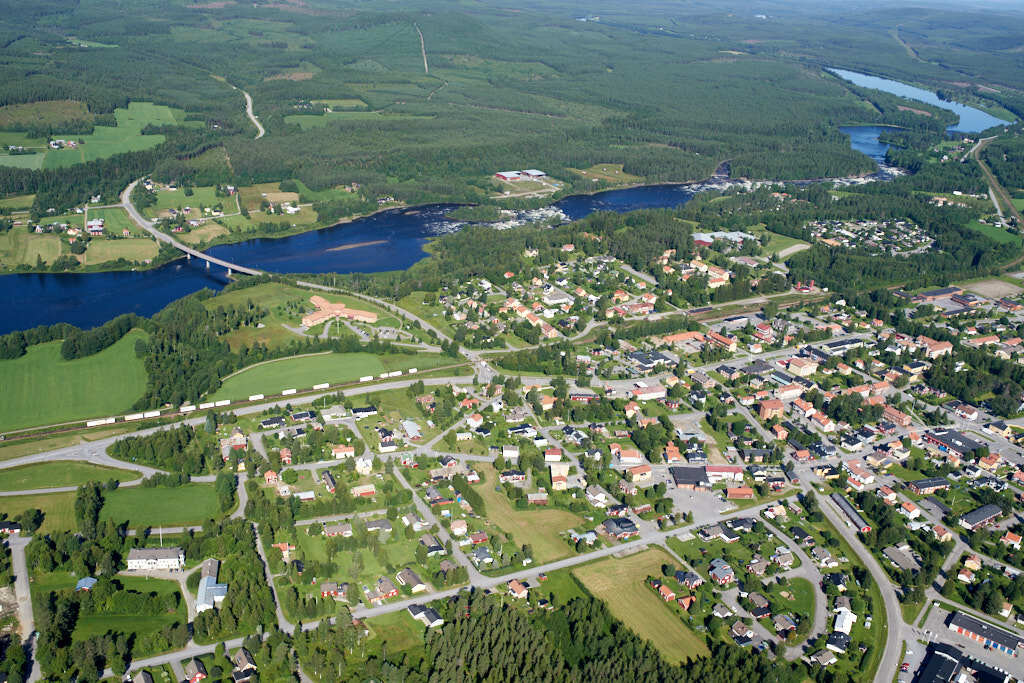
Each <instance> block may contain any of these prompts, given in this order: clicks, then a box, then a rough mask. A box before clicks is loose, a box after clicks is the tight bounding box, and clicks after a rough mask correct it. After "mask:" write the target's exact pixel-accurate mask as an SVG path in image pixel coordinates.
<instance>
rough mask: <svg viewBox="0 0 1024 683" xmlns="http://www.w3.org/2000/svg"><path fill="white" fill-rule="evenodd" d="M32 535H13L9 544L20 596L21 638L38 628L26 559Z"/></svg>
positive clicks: (16, 587)
mask: <svg viewBox="0 0 1024 683" xmlns="http://www.w3.org/2000/svg"><path fill="white" fill-rule="evenodd" d="M31 540H32V537H31V536H27V537H21V536H11V537H10V538H8V540H7V545H8V546H9V547H10V549H11V565H12V567H13V569H14V594H15V595H16V596H17V598H18V623H19V624H21V638H22V640H27V639H28V637H29V636H30V635H32V632H33V631H35V630H36V620H35V617H34V616H33V614H32V593H31V590H30V589H29V585H28V563H27V562H26V561H25V547H26V546H27V545H28V544H29V541H31Z"/></svg>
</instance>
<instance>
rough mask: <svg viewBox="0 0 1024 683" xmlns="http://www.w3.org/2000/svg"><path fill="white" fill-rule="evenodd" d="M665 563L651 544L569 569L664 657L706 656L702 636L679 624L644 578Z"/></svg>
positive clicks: (667, 558)
mask: <svg viewBox="0 0 1024 683" xmlns="http://www.w3.org/2000/svg"><path fill="white" fill-rule="evenodd" d="M665 563H669V564H672V563H673V560H672V558H671V557H670V556H669V555H668V553H666V552H665V551H663V550H661V549H655V548H652V549H649V550H644V551H643V552H640V553H637V554H635V555H630V556H629V557H627V558H625V559H621V560H620V559H616V558H614V557H609V558H607V559H603V560H599V561H597V562H593V563H590V564H587V565H584V566H582V567H579V568H577V569H574V570H573V572H572V573H573V574H574V575H575V576H576V578H578V579H579V580H580V581H582V582H583V585H584V586H586V588H587V590H588V591H590V592H591V593H592V594H593V595H594V596H595V597H598V598H600V599H601V600H604V602H605V604H607V605H608V609H609V610H611V613H612V614H614V615H615V617H616V618H617V619H618V620H619V621H621V622H622V623H624V624H625V625H626V626H628V627H629V628H630V629H632V630H633V632H634V633H636V634H637V635H638V636H640V637H641V638H645V639H646V640H649V641H651V642H652V643H653V644H654V646H655V647H657V648H658V650H659V651H660V652H661V654H662V656H663V657H665V659H667V660H668V661H670V662H672V663H679V662H685V661H690V660H693V659H697V658H700V657H706V656H707V655H708V654H709V651H708V648H707V645H705V644H704V641H703V639H702V638H701V637H700V636H699V635H697V634H696V633H694V632H693V631H691V630H690V629H689V628H687V627H686V626H685V625H683V622H682V621H680V620H679V617H677V616H676V615H675V614H673V613H672V611H671V610H670V609H668V608H667V607H665V604H664V602H662V600H661V598H659V597H658V596H657V594H656V593H655V592H654V591H653V590H651V588H650V587H649V586H647V584H646V582H645V579H646V578H647V577H648V576H659V575H660V574H661V565H662V564H665Z"/></svg>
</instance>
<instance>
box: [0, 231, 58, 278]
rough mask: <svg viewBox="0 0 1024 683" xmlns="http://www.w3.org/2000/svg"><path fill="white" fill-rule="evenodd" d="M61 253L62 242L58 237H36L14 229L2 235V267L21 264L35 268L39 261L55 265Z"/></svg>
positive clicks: (0, 239) (0, 255) (0, 253)
mask: <svg viewBox="0 0 1024 683" xmlns="http://www.w3.org/2000/svg"><path fill="white" fill-rule="evenodd" d="M60 252H61V241H60V238H59V237H57V236H56V235H36V234H35V233H30V232H25V230H24V229H14V228H12V229H11V230H8V231H7V232H6V233H2V234H0V266H4V267H8V268H12V267H14V266H16V265H18V264H19V263H27V264H28V265H30V266H35V265H36V263H37V260H38V259H42V260H43V263H53V262H54V261H56V260H57V258H58V257H59V256H60Z"/></svg>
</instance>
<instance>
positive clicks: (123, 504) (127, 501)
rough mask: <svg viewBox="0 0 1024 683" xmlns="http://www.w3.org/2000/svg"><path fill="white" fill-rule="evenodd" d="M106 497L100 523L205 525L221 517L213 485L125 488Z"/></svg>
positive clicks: (137, 525)
mask: <svg viewBox="0 0 1024 683" xmlns="http://www.w3.org/2000/svg"><path fill="white" fill-rule="evenodd" d="M104 497H105V498H106V502H105V503H104V504H103V510H101V511H100V519H112V520H114V521H115V522H123V521H125V520H128V523H129V526H132V527H144V526H181V525H186V524H202V523H203V522H205V521H206V520H208V519H211V518H215V517H220V516H221V513H220V506H219V505H218V503H217V494H216V493H215V492H214V490H213V484H186V485H184V486H176V487H173V488H159V487H158V488H152V489H149V488H142V487H132V488H123V489H117V490H116V491H110V492H108V493H105V494H104Z"/></svg>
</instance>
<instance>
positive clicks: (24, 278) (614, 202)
mask: <svg viewBox="0 0 1024 683" xmlns="http://www.w3.org/2000/svg"><path fill="white" fill-rule="evenodd" d="M833 71H834V72H835V73H836V74H837V75H839V76H841V77H843V78H848V79H849V80H851V81H853V82H854V83H857V84H858V85H863V86H866V87H872V88H877V89H880V90H886V91H888V92H893V93H894V94H897V95H903V96H905V97H908V98H911V99H917V100H920V101H926V102H928V103H929V104H934V105H935V106H938V107H942V108H943V109H950V110H952V111H956V112H957V113H959V114H960V123H959V124H958V125H957V126H954V127H952V128H951V129H952V130H957V131H961V132H977V131H980V130H984V129H986V128H989V127H991V126H993V125H997V124H998V123H1005V122H1003V121H1000V120H999V119H996V118H995V117H992V116H990V115H989V114H986V113H985V112H982V111H979V110H977V109H973V108H971V107H966V106H964V105H960V104H956V103H951V102H944V101H942V100H939V99H938V97H936V96H935V94H934V93H929V92H927V91H925V90H921V89H919V88H913V87H912V86H908V85H905V84H903V83H898V82H896V81H887V80H886V79H880V78H877V77H874V76H865V75H863V74H856V73H853V72H849V71H841V70H839V69H834V70H833ZM926 96H930V98H931V99H925V97H926ZM842 131H843V132H844V133H846V134H847V135H849V136H850V144H851V146H852V147H853V149H855V150H858V151H860V152H863V153H864V154H866V155H868V156H870V157H871V158H873V159H875V161H879V162H881V161H882V160H884V158H885V152H886V150H887V149H888V146H887V145H885V144H884V143H880V142H879V141H878V135H879V132H880V131H881V128H880V127H878V126H862V127H844V128H842ZM698 191H700V190H699V188H695V187H693V186H688V185H648V186H643V187H635V188H630V189H625V190H609V191H607V192H601V193H598V194H593V195H579V196H573V197H566V198H565V199H562V200H561V201H559V202H557V203H556V204H555V205H554V206H555V207H556V208H558V209H560V210H561V211H562V212H563V213H564V214H565V215H566V216H568V217H569V218H570V219H573V220H575V219H579V218H583V217H584V216H587V215H589V214H591V213H593V212H595V211H617V212H620V213H621V212H626V211H635V210H637V209H646V208H671V207H676V206H681V205H682V204H685V203H686V202H687V201H689V200H690V199H691V198H692V197H693V196H694V194H695V193H696V192H698ZM452 208H453V205H451V204H436V205H432V206H426V207H416V208H410V209H395V210H392V211H386V212H383V213H379V214H376V215H374V216H370V217H368V218H362V219H359V220H356V221H352V222H351V223H343V224H340V225H336V226H334V227H331V228H325V229H323V230H314V231H312V232H307V233H304V234H301V235H295V236H293V237H285V238H280V239H255V240H249V241H247V242H242V243H239V244H231V245H224V246H220V247H214V248H213V249H210V250H209V252H210V253H211V254H213V255H215V256H219V257H221V258H223V259H226V260H228V261H231V262H234V263H239V264H242V265H247V266H251V267H255V268H259V269H261V270H267V271H271V272H278V273H327V272H330V273H351V272H379V271H384V270H401V269H404V268H408V267H409V266H411V265H412V264H413V263H415V262H416V261H419V260H420V259H421V258H423V257H424V256H426V252H424V251H423V246H424V245H425V244H426V243H427V241H428V240H430V239H431V238H433V237H436V236H438V235H441V234H443V233H445V232H450V231H451V230H453V229H456V227H455V225H454V224H452V223H451V222H450V221H447V220H445V219H444V214H445V213H446V212H447V211H449V210H451V209H452ZM382 240H383V243H381V241H382ZM366 242H375V243H376V244H372V245H365V246H353V245H360V244H364V243H366ZM204 264H205V262H203V261H198V260H193V261H184V260H178V261H174V262H172V263H170V264H168V265H165V266H162V267H160V268H156V269H154V270H147V271H141V272H116V273H81V274H68V273H62V274H49V273H41V274H27V275H4V276H0V334H3V333H6V332H10V331H12V330H19V329H27V328H30V327H35V326H36V325H44V324H46V325H48V324H52V323H56V322H69V323H72V324H74V325H78V326H79V327H83V328H88V327H94V326H96V325H100V324H102V323H104V322H106V321H107V320H110V319H111V318H113V317H115V316H117V315H120V314H122V313H129V312H134V313H138V314H139V315H146V316H148V315H152V314H153V313H156V312H157V311H159V310H160V309H162V308H163V307H164V306H166V305H167V304H168V303H170V302H171V301H174V300H175V299H179V298H181V297H183V296H185V295H187V294H190V293H192V292H195V291H198V290H200V289H202V288H204V287H208V288H210V289H220V288H221V287H223V286H224V285H225V284H226V283H227V279H226V274H225V272H224V271H223V270H222V269H220V268H217V267H212V268H211V269H209V270H208V269H207V268H206V267H205V265H204Z"/></svg>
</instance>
